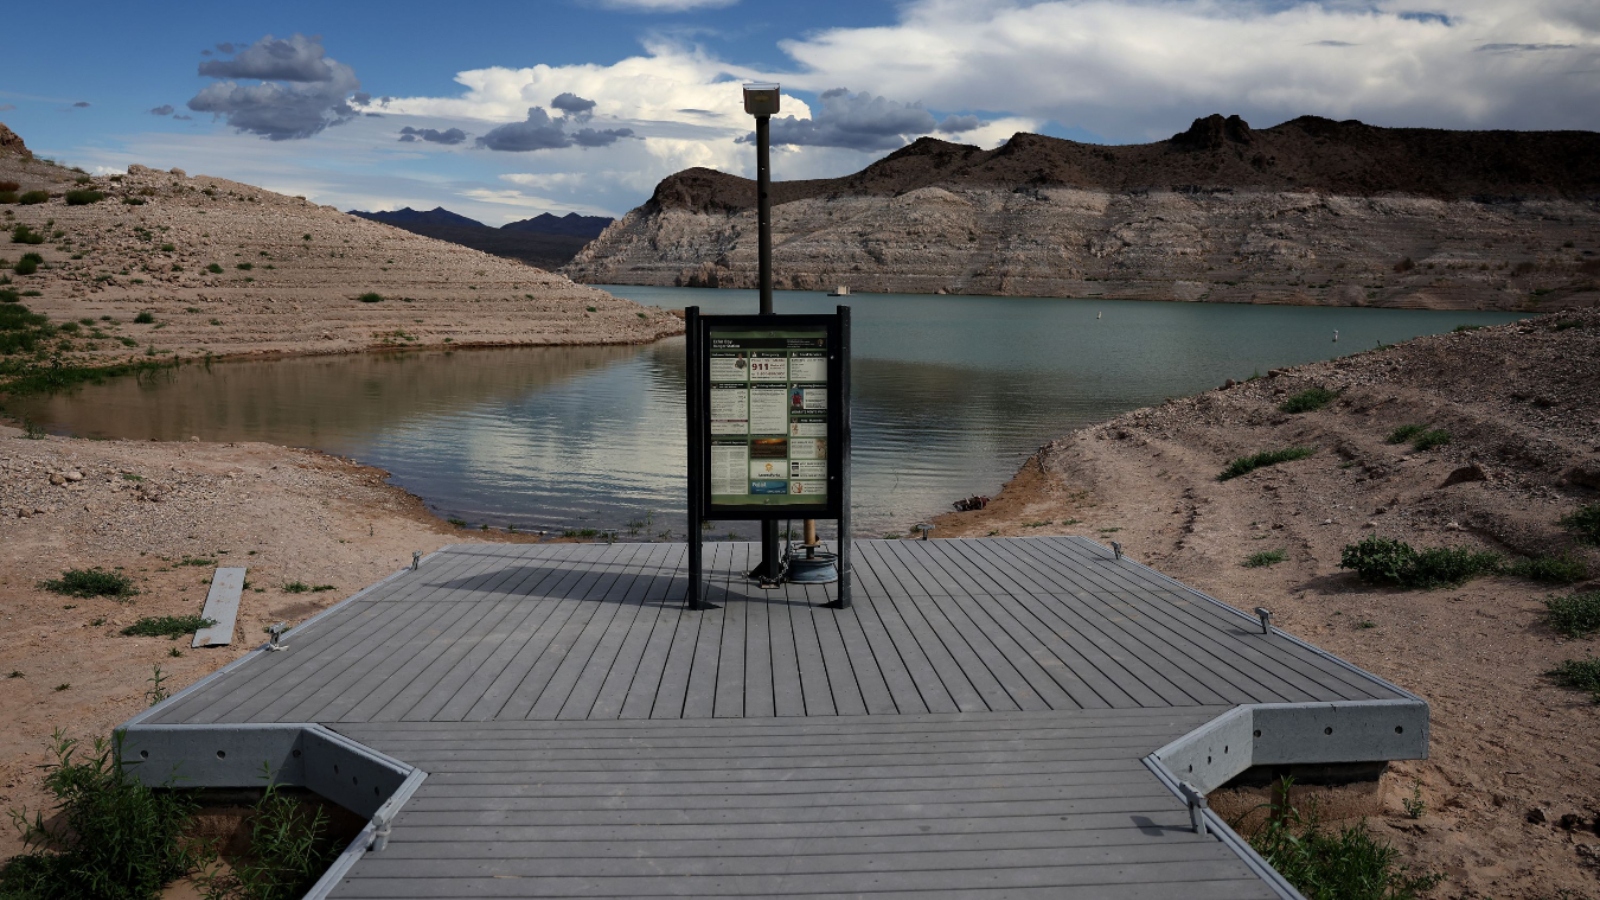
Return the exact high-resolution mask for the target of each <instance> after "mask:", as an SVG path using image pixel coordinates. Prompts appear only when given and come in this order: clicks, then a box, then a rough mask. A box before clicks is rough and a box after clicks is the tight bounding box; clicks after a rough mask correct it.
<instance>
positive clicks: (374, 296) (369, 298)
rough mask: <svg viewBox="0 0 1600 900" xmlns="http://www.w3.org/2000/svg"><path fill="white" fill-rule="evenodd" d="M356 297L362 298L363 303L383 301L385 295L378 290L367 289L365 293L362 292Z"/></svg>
mask: <svg viewBox="0 0 1600 900" xmlns="http://www.w3.org/2000/svg"><path fill="white" fill-rule="evenodd" d="M356 299H357V300H360V301H361V302H362V303H382V302H383V295H382V294H380V293H378V292H377V291H367V292H366V293H365V294H362V295H361V296H359V297H357V298H356Z"/></svg>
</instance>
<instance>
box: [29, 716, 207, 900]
mask: <svg viewBox="0 0 1600 900" xmlns="http://www.w3.org/2000/svg"><path fill="white" fill-rule="evenodd" d="M78 748H79V742H78V741H77V740H75V739H72V738H68V737H66V736H65V735H63V734H62V733H61V731H59V730H57V731H56V733H55V735H54V737H53V742H52V747H51V751H52V753H53V755H54V756H55V760H54V762H52V763H51V764H49V765H48V766H47V768H48V770H49V773H48V774H47V775H46V776H45V779H44V783H45V787H46V788H47V789H48V790H49V791H50V793H51V794H52V795H54V797H55V809H56V812H57V813H58V815H57V816H56V817H54V818H52V820H51V821H50V822H48V823H47V822H46V821H45V818H44V815H43V813H42V812H35V813H34V814H33V818H32V819H31V820H30V819H29V818H28V810H27V809H25V808H24V809H22V810H20V811H18V810H13V811H12V813H11V817H12V820H13V821H14V822H15V823H16V825H17V827H18V828H19V829H20V830H21V831H22V836H23V840H24V842H25V843H26V844H27V846H28V847H29V851H28V852H26V853H24V854H22V855H20V856H17V857H14V858H13V859H11V860H10V861H9V862H7V863H6V864H5V866H4V868H3V869H0V896H3V897H6V898H8V900H11V898H16V900H54V898H89V897H94V898H104V900H150V898H154V897H155V896H157V894H159V893H160V891H161V889H162V888H164V887H165V886H166V885H167V884H168V883H170V882H172V881H173V880H174V879H176V878H179V877H180V876H182V875H184V874H185V873H187V872H189V871H190V870H192V869H194V868H195V867H196V866H198V865H200V864H201V863H203V862H204V861H205V860H206V859H207V858H208V853H207V851H206V850H205V848H204V847H202V846H200V845H199V844H197V843H194V842H190V841H186V840H185V839H184V837H183V831H184V828H185V826H186V825H187V824H188V820H189V816H190V814H191V813H192V812H193V811H194V804H193V801H191V800H189V799H187V798H186V797H185V796H184V795H182V794H179V793H177V792H175V791H165V790H163V791H158V790H153V789H151V788H149V787H147V786H145V784H144V783H143V782H141V781H140V780H139V779H138V778H136V777H134V775H133V774H131V772H130V771H128V769H125V768H124V766H123V760H122V754H121V752H120V746H119V745H118V744H117V743H114V742H112V741H107V740H105V739H103V738H100V739H96V740H95V742H94V746H93V750H91V751H90V752H89V754H87V756H86V757H85V758H84V759H82V760H79V759H75V758H74V755H75V753H76V752H77V750H78Z"/></svg>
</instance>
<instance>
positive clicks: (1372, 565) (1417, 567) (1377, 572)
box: [1339, 534, 1504, 589]
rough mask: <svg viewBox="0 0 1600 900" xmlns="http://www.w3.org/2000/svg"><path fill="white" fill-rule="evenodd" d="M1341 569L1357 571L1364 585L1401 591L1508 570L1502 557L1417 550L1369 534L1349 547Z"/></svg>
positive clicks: (1457, 549)
mask: <svg viewBox="0 0 1600 900" xmlns="http://www.w3.org/2000/svg"><path fill="white" fill-rule="evenodd" d="M1339 568H1341V569H1353V570H1355V572H1356V574H1357V575H1358V576H1360V578H1361V580H1362V581H1366V582H1368V583H1371V584H1389V585H1394V586H1395V587H1401V588H1424V589H1430V588H1437V587H1448V586H1453V585H1458V584H1462V583H1465V582H1467V581H1470V580H1471V579H1473V578H1476V577H1478V576H1480V575H1497V574H1499V573H1500V572H1501V571H1502V569H1503V568H1504V563H1503V561H1502V560H1501V558H1500V556H1499V554H1496V553H1489V552H1479V551H1472V550H1468V549H1466V548H1463V547H1430V548H1428V549H1426V550H1416V549H1414V548H1413V547H1412V546H1411V545H1410V544H1407V543H1406V542H1405V541H1400V540H1393V539H1389V538H1382V537H1379V536H1377V535H1375V534H1369V535H1367V536H1366V537H1365V538H1362V539H1361V542H1360V543H1356V544H1346V545H1345V547H1344V552H1343V554H1342V555H1341V557H1340V560H1339Z"/></svg>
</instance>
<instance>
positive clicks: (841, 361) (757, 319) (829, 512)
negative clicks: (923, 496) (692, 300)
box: [686, 307, 850, 521]
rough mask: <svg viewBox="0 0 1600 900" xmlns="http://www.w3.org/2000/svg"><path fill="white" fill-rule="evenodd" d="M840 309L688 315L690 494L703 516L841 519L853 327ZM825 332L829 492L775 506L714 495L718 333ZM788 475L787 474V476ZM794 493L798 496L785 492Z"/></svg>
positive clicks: (696, 311)
mask: <svg viewBox="0 0 1600 900" xmlns="http://www.w3.org/2000/svg"><path fill="white" fill-rule="evenodd" d="M839 309H840V313H838V314H831V315H830V314H820V315H818V314H807V315H769V316H761V315H754V316H749V315H738V316H702V315H699V314H698V309H695V310H694V314H693V315H691V316H688V317H686V318H688V319H689V322H688V325H689V331H690V332H691V333H690V334H689V336H688V340H687V343H688V345H689V360H688V363H689V378H690V388H691V389H690V391H689V394H690V397H691V403H692V404H693V406H694V407H695V408H694V409H693V410H691V411H690V422H691V428H690V431H691V434H690V444H691V446H690V448H689V449H690V467H691V470H692V471H693V473H694V475H695V476H696V477H695V478H694V479H693V480H694V482H695V484H694V485H693V486H692V490H691V494H692V495H693V497H694V502H695V503H696V505H697V507H698V509H697V512H699V514H700V515H699V518H704V519H720V520H740V521H759V520H766V519H839V518H840V515H841V512H842V511H843V509H844V504H845V503H846V502H847V500H846V498H847V494H848V489H847V486H846V481H847V478H848V470H849V464H848V459H849V453H850V442H849V421H850V412H849V405H850V401H849V397H850V364H849V359H850V347H849V337H850V327H849V309H848V307H840V308H839ZM725 331H821V332H823V333H824V334H825V335H826V341H827V346H826V348H825V349H826V351H827V354H828V359H827V364H828V380H827V387H826V390H827V407H828V408H827V415H826V417H825V418H826V422H827V428H826V431H827V434H826V436H825V438H826V440H827V446H828V455H827V485H828V488H827V493H826V494H825V495H824V498H823V501H822V502H821V503H795V502H789V501H786V502H783V503H773V504H770V505H761V504H756V503H742V504H737V505H730V504H727V503H717V502H715V501H713V499H712V493H711V487H712V478H711V466H712V459H711V454H712V447H713V444H714V442H715V440H716V439H717V437H718V436H715V435H713V434H712V433H711V414H710V410H711V390H712V381H711V358H712V350H713V348H712V340H713V337H714V333H715V332H725ZM786 478H787V475H786ZM785 496H789V497H792V496H793V495H785Z"/></svg>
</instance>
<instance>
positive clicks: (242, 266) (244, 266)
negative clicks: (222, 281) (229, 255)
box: [234, 263, 255, 272]
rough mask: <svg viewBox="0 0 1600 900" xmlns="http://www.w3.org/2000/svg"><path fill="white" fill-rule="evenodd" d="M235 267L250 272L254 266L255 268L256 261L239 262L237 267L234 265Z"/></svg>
mask: <svg viewBox="0 0 1600 900" xmlns="http://www.w3.org/2000/svg"><path fill="white" fill-rule="evenodd" d="M234 268H236V269H241V270H243V271H245V272H248V271H250V270H251V269H254V268H255V263H239V264H238V265H237V266H235V267H234Z"/></svg>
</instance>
